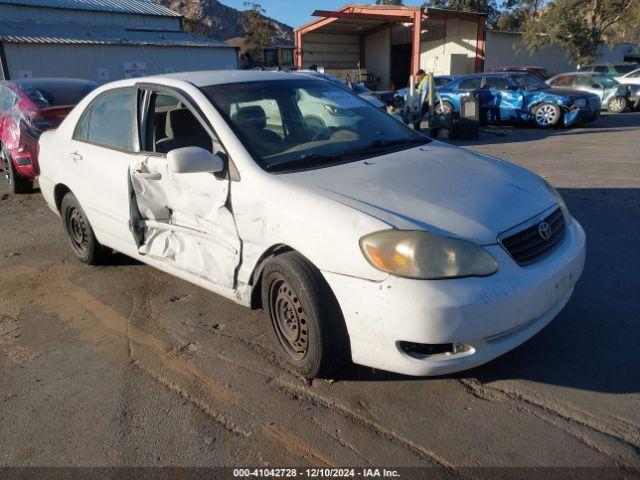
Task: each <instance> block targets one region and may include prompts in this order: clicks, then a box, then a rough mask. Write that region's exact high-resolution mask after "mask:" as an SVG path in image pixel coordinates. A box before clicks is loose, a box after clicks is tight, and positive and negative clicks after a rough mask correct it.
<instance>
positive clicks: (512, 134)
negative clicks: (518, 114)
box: [447, 112, 640, 147]
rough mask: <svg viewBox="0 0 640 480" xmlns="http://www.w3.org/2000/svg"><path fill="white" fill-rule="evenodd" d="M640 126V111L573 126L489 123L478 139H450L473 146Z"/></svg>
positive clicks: (612, 130) (451, 141) (483, 128)
mask: <svg viewBox="0 0 640 480" xmlns="http://www.w3.org/2000/svg"><path fill="white" fill-rule="evenodd" d="M638 127H640V112H626V113H620V114H603V115H602V116H601V117H600V118H598V120H596V121H595V122H593V123H589V124H586V125H580V126H576V127H571V128H549V129H539V128H532V127H531V128H527V127H526V126H524V125H488V126H484V127H482V128H481V131H480V138H479V139H478V140H465V141H462V140H450V141H447V142H448V143H451V144H453V145H458V146H465V147H472V146H474V145H491V144H498V143H515V142H531V141H536V140H542V139H545V138H549V137H561V136H565V135H585V134H589V135H593V134H594V133H597V134H601V133H612V132H619V131H620V129H625V128H630V129H631V128H638Z"/></svg>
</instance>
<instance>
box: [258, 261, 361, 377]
mask: <svg viewBox="0 0 640 480" xmlns="http://www.w3.org/2000/svg"><path fill="white" fill-rule="evenodd" d="M262 305H263V308H264V311H265V314H266V316H267V319H268V320H269V321H270V322H271V325H272V326H273V330H274V336H275V338H276V341H277V343H278V345H279V346H280V347H281V348H282V351H283V352H284V354H285V357H286V359H287V360H288V362H289V363H290V364H291V365H292V366H293V368H294V369H295V370H296V371H297V372H298V373H299V374H300V375H302V376H304V377H306V378H308V379H311V378H315V377H323V376H327V375H330V374H331V373H333V372H335V371H337V370H338V369H340V368H341V367H342V366H344V365H345V363H347V362H348V361H349V360H350V347H349V336H348V333H347V328H346V325H345V323H344V319H343V317H342V312H341V311H340V307H339V305H338V301H337V300H336V298H335V296H334V295H333V292H332V291H331V289H330V288H329V285H327V283H326V281H325V280H324V278H323V277H322V275H321V273H320V272H319V271H318V269H317V268H315V267H314V266H313V265H312V264H311V263H309V262H308V261H307V260H306V259H305V258H304V257H302V256H301V255H299V254H298V253H296V252H286V253H283V254H281V255H278V256H276V257H273V258H272V259H270V260H269V261H268V263H267V264H266V265H265V267H264V270H263V273H262Z"/></svg>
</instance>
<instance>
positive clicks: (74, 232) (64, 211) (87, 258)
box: [60, 192, 106, 265]
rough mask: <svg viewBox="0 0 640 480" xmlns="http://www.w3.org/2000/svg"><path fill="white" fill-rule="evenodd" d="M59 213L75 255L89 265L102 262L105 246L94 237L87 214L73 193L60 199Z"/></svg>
mask: <svg viewBox="0 0 640 480" xmlns="http://www.w3.org/2000/svg"><path fill="white" fill-rule="evenodd" d="M60 215H61V216H62V221H63V222H64V226H65V229H66V230H67V235H68V237H69V243H70V244H71V249H72V250H73V253H75V254H76V257H78V259H79V260H80V261H81V262H82V263H87V264H89V265H99V264H100V263H102V262H103V260H104V258H105V256H106V253H105V248H104V247H103V246H102V245H101V244H100V242H98V240H97V239H96V236H95V234H94V233H93V228H91V224H90V223H89V220H88V219H87V215H86V214H85V213H84V210H82V207H81V206H80V203H79V202H78V199H77V198H76V197H75V195H74V194H73V193H71V192H69V193H67V194H66V195H65V196H64V198H63V199H62V205H61V206H60Z"/></svg>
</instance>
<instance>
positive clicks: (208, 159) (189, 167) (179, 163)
mask: <svg viewBox="0 0 640 480" xmlns="http://www.w3.org/2000/svg"><path fill="white" fill-rule="evenodd" d="M167 161H168V162H169V171H171V172H172V173H218V172H221V171H222V170H224V160H222V158H221V157H220V155H214V154H213V153H211V152H209V151H208V150H205V149H204V148H201V147H183V148H176V149H175V150H171V151H170V152H169V153H168V154H167Z"/></svg>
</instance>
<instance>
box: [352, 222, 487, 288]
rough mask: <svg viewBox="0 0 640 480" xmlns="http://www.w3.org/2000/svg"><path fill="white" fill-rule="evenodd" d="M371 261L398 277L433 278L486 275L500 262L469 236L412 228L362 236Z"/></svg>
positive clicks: (362, 244)
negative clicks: (470, 240)
mask: <svg viewBox="0 0 640 480" xmlns="http://www.w3.org/2000/svg"><path fill="white" fill-rule="evenodd" d="M360 248H361V249H362V252H363V254H364V256H365V258H366V259H367V260H368V261H369V263H370V264H371V265H373V266H374V267H375V268H377V269H379V270H383V271H385V272H389V273H391V274H393V275H397V276H399V277H407V278H416V279H424V280H433V279H439V278H458V277H471V276H477V277H484V276H487V275H491V274H493V273H495V272H497V271H498V267H499V265H498V262H497V261H496V259H495V258H493V256H492V255H491V254H490V253H489V252H487V251H486V250H485V249H484V248H482V247H481V246H480V245H476V244H475V243H473V242H469V241H467V240H460V239H457V238H451V237H444V236H441V235H436V234H434V233H429V232H424V231H413V230H385V231H382V232H376V233H372V234H370V235H366V236H364V237H362V238H361V239H360Z"/></svg>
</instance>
